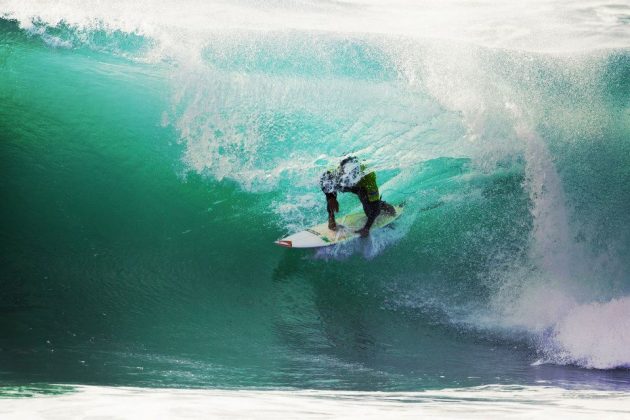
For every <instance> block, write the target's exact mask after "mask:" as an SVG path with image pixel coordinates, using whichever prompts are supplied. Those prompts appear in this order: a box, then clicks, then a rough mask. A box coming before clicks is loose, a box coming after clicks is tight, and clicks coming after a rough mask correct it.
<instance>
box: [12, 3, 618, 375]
mask: <svg viewBox="0 0 630 420" xmlns="http://www.w3.org/2000/svg"><path fill="white" fill-rule="evenodd" d="M567 5H568V6H570V7H569V11H568V12H567V13H564V12H563V13H560V12H559V11H560V10H565V9H564V7H565V6H567ZM447 6H448V7H449V8H450V7H452V10H451V9H448V10H447V9H446V7H447ZM447 6H445V5H432V6H425V8H419V7H416V6H412V5H411V4H408V3H406V2H399V4H397V5H396V6H391V5H390V6H389V7H387V8H384V7H383V6H380V5H378V4H376V3H361V4H359V3H354V2H343V3H327V2H324V3H319V2H278V3H274V2H271V3H265V4H263V3H257V2H240V3H233V4H230V5H226V4H222V3H207V4H206V3H204V4H200V3H198V2H189V3H185V5H183V6H181V7H179V6H178V7H175V6H174V5H172V4H170V3H162V4H161V5H156V4H153V3H151V2H147V3H139V4H134V5H125V6H124V7H123V6H122V5H121V4H116V5H110V4H109V3H108V4H103V3H101V2H97V3H94V4H92V3H85V4H84V3H82V6H81V7H77V5H76V4H74V3H72V2H59V4H58V5H57V6H56V7H54V8H53V7H50V6H47V5H46V4H45V3H44V2H42V3H38V2H30V3H29V5H28V6H27V5H24V4H22V2H11V1H9V2H6V3H5V7H4V11H5V13H4V16H5V18H7V19H12V20H13V21H17V22H18V24H19V26H20V28H21V29H20V30H18V29H16V28H15V27H12V28H8V29H7V27H6V26H5V27H4V29H3V30H4V31H5V32H13V33H15V34H17V35H16V37H17V38H18V39H19V40H18V41H17V42H19V43H22V44H25V43H29V42H30V43H32V42H34V41H33V39H41V40H42V41H43V42H44V43H45V44H46V47H45V48H50V47H53V48H57V49H61V50H69V51H70V53H69V54H71V55H73V56H76V57H79V56H82V55H83V56H90V54H93V53H98V54H101V56H99V57H103V56H105V57H110V56H114V57H117V58H120V57H122V58H123V59H124V60H126V61H124V62H123V63H122V64H120V66H121V69H122V70H121V73H130V72H134V71H135V72H136V73H135V74H136V75H137V77H138V79H142V80H144V79H149V78H151V79H155V80H157V82H155V83H158V84H160V88H162V89H164V90H166V91H167V92H168V100H167V103H166V104H164V107H163V109H161V110H160V111H161V112H159V115H157V116H155V119H156V121H157V120H159V124H160V125H161V126H162V128H163V129H165V130H172V131H173V133H174V135H175V136H176V141H177V142H178V144H179V147H180V148H181V151H182V152H181V156H180V157H179V159H181V162H182V165H183V169H181V173H182V180H184V181H185V180H186V179H187V178H194V177H198V176H200V177H202V178H203V179H206V180H207V182H209V183H212V185H215V184H216V183H223V184H226V185H235V186H236V187H237V188H238V189H240V191H241V192H242V193H243V194H246V197H247V198H245V199H244V203H246V204H244V206H251V205H253V204H252V203H256V204H257V205H259V204H260V203H262V204H260V205H261V207H262V208H263V209H264V210H263V211H262V215H263V216H260V215H259V216H258V217H264V218H265V222H263V223H266V224H267V225H268V226H272V229H274V232H276V233H277V234H278V236H279V235H281V234H282V233H283V232H289V231H294V230H297V229H301V228H304V227H306V226H307V225H309V224H311V222H312V221H313V220H315V219H318V218H321V215H322V214H323V213H324V211H323V203H322V202H321V201H322V200H321V197H320V194H319V192H318V188H317V179H318V174H319V172H321V171H322V170H323V168H326V167H327V166H329V165H331V164H334V163H335V162H336V161H337V160H338V159H339V158H340V157H341V156H344V155H347V154H355V155H358V156H360V157H361V158H362V159H364V160H365V161H366V162H367V163H368V164H369V166H370V167H371V168H373V169H375V170H376V171H377V172H378V176H379V183H380V185H381V189H382V193H383V195H384V197H385V198H386V199H387V200H388V201H392V202H400V201H405V202H406V206H407V208H408V209H409V210H406V211H405V216H404V217H403V220H402V221H401V226H400V228H399V230H398V234H397V235H396V234H394V233H391V232H389V233H387V232H385V233H382V234H378V233H377V234H375V235H374V237H373V239H372V242H370V243H369V244H368V245H367V249H360V250H359V251H362V252H363V256H364V257H368V262H367V263H366V264H368V265H369V264H372V267H373V268H372V270H374V273H378V275H377V274H374V273H368V274H365V273H364V272H362V271H361V270H360V269H358V268H356V267H354V266H353V264H354V263H353V261H354V260H353V259H352V256H353V255H355V254H356V253H357V251H358V250H357V249H356V248H354V245H353V246H352V247H351V248H350V249H345V250H341V251H338V252H337V253H334V254H333V255H328V254H326V255H317V256H316V259H315V260H314V262H312V264H320V263H321V264H327V262H325V261H322V260H321V259H317V257H323V258H324V259H331V258H332V259H333V260H334V261H341V264H342V265H340V266H335V268H334V269H333V270H334V271H335V273H336V274H335V276H338V277H342V276H344V272H345V271H346V270H350V272H352V273H354V274H355V275H357V276H368V277H369V278H370V279H372V280H371V281H369V282H368V284H369V290H370V291H369V293H372V294H374V295H375V296H376V297H375V300H376V301H378V302H379V303H378V304H377V306H378V307H379V308H386V309H387V310H388V311H393V312H396V313H402V314H405V316H406V317H408V318H410V319H414V317H415V316H417V314H420V315H421V316H422V317H425V318H427V319H429V320H432V321H431V322H434V321H435V323H436V324H438V325H440V326H441V327H445V328H447V329H449V328H451V329H452V328H454V329H460V328H463V329H464V330H465V331H467V333H470V334H477V333H483V334H485V333H489V334H490V335H491V336H495V337H508V341H509V342H513V341H514V340H516V341H517V342H520V341H521V340H523V338H522V337H526V339H525V340H527V341H528V343H529V344H528V345H529V346H531V348H532V349H533V351H534V352H535V353H536V354H537V355H536V357H535V358H534V359H535V360H539V362H540V363H554V364H575V365H578V366H584V367H589V368H598V369H613V368H618V367H629V366H630V353H629V351H628V349H630V336H628V334H627V331H629V330H630V328H628V325H627V322H628V320H629V319H630V305H628V299H629V298H628V293H629V292H630V282H629V278H628V273H629V272H630V267H629V266H628V261H630V258H629V257H630V242H629V241H628V239H627V238H629V237H630V231H629V229H630V228H629V226H630V220H629V219H628V218H629V216H628V212H627V203H628V202H630V192H628V189H627V181H628V179H630V174H629V173H628V170H627V168H628V167H630V158H629V156H630V143H629V142H628V138H629V136H628V133H629V132H630V128H629V127H630V125H629V124H630V120H629V117H628V115H630V114H629V113H628V103H630V96H629V95H630V94H629V92H630V85H629V83H630V82H628V81H629V80H630V70H629V69H630V65H629V64H630V52H629V51H628V49H627V47H628V46H627V45H626V44H627V41H625V40H627V37H624V34H627V32H628V25H627V19H626V18H627V14H628V13H630V12H628V10H627V7H625V6H620V7H617V8H615V7H613V6H614V5H611V4H608V3H598V2H592V3H589V5H587V6H584V7H585V9H584V8H583V7H577V5H576V4H574V3H572V2H556V3H553V4H548V3H547V2H545V3H540V4H538V3H536V4H535V5H531V4H530V5H528V8H527V10H520V12H522V13H524V15H523V16H522V18H521V19H518V20H513V18H509V17H508V16H509V15H512V14H513V13H514V11H515V10H514V8H515V7H516V8H518V7H517V6H515V5H513V4H512V5H505V6H500V5H496V4H495V5H493V8H492V10H493V12H494V13H493V14H492V15H490V16H489V17H484V16H485V15H484V13H485V9H484V8H483V7H482V8H481V9H471V8H470V7H469V6H466V5H465V4H463V3H460V2H449V4H448V5H447ZM519 7H520V6H519ZM541 10H545V11H548V14H547V17H546V18H545V19H543V20H542V21H541V22H540V23H535V22H534V21H533V20H532V19H533V18H534V17H536V19H537V18H538V16H540V12H541ZM470 13H472V17H473V19H472V21H473V22H474V23H473V24H464V22H463V17H464V16H466V17H468V16H469V14H470ZM195 16H197V17H195ZM323 16H326V17H331V19H322V17H323ZM352 16H357V17H356V18H355V17H352ZM404 16H406V17H404ZM436 16H439V17H440V18H439V19H437V18H436V19H434V17H436ZM358 17H361V19H362V20H361V22H359V20H358V19H359V18H358ZM418 19H420V21H421V22H424V24H425V25H418V24H417V22H418ZM393 21H396V22H398V23H399V24H397V25H396V27H392V25H391V22H393ZM567 21H568V22H569V23H570V25H566V23H567ZM499 22H500V24H499ZM593 23H595V24H596V25H595V26H592V25H591V24H593ZM418 27H421V28H420V29H418ZM437 28H441V29H439V30H438V29H437ZM24 31H26V32H24ZM24 33H26V34H28V35H27V36H26V37H24V36H23V34H24ZM532 34H533V35H532ZM33 36H35V38H33ZM551 40H554V41H553V42H551ZM40 47H41V46H38V47H36V48H40ZM107 59H108V58H105V60H107ZM6 65H7V64H4V66H6ZM64 66H67V68H68V69H69V70H74V71H76V68H72V66H73V63H72V60H71V59H70V60H69V62H68V63H65V64H64ZM146 66H149V67H150V68H151V69H152V70H146ZM78 71H79V73H81V72H82V70H81V69H80V67H79V70H78ZM81 77H85V78H89V77H90V75H88V74H85V72H84V71H83V73H81ZM142 83H144V82H142ZM151 83H154V82H151ZM5 89H7V88H5ZM117 94H119V95H120V96H122V97H127V96H128V94H127V93H125V92H124V91H123V90H122V89H121V91H119V92H117ZM221 200H222V198H219V199H218V200H216V202H217V206H220V205H221ZM356 204H357V203H355V202H353V201H352V199H351V198H349V197H344V198H343V199H342V200H341V205H342V208H346V209H350V208H352V207H353V206H356ZM235 214H237V215H238V214H239V212H238V211H236V210H235ZM243 220H245V219H243ZM360 247H365V245H361V246H360ZM234 252H236V251H234ZM362 260H363V259H362ZM344 261H345V262H344ZM283 264H286V265H287V266H288V267H289V268H287V266H283ZM291 264H294V263H292V262H291V260H290V259H289V261H288V262H285V263H280V265H279V267H278V268H277V270H276V276H277V277H276V280H278V281H279V280H285V281H286V278H287V276H288V277H290V275H288V274H286V275H283V274H278V273H283V272H285V271H288V272H289V273H293V272H294V270H293V269H291ZM343 264H346V265H343ZM349 267H350V268H349ZM352 267H354V268H352ZM392 267H395V268H392ZM311 268H312V266H311ZM298 271H299V270H298ZM368 271H369V270H368ZM283 276H284V277H283ZM296 276H298V277H307V278H308V277H309V274H308V273H307V272H305V271H299V274H297V275H296ZM366 287H367V286H366ZM296 293H297V292H296ZM300 293H301V292H300ZM296 299H297V298H296ZM299 299H302V298H299ZM340 304H341V303H340ZM374 310H376V309H374ZM291 316H293V315H287V317H288V318H290V317H291ZM287 322H288V321H287ZM288 323H289V324H290V322H288ZM418 351H421V349H418Z"/></svg>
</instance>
